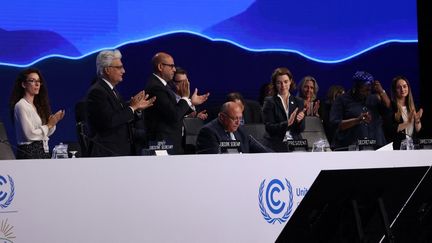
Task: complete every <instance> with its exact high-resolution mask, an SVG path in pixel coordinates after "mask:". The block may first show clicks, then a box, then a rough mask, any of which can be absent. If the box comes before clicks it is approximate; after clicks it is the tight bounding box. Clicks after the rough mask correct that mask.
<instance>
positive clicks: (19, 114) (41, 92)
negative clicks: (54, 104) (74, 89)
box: [10, 68, 64, 159]
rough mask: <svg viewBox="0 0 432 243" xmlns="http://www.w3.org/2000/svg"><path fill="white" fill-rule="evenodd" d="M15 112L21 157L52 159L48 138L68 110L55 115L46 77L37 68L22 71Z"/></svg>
mask: <svg viewBox="0 0 432 243" xmlns="http://www.w3.org/2000/svg"><path fill="white" fill-rule="evenodd" d="M10 108H11V111H13V112H12V113H13V120H14V124H15V131H16V138H17V143H18V149H17V159H43V158H49V147H48V140H49V138H48V137H49V136H50V135H51V134H53V133H54V131H55V129H56V124H57V122H59V121H60V120H61V119H63V117H64V110H59V111H58V112H56V113H55V114H53V115H51V108H50V105H49V100H48V92H47V89H46V85H45V81H44V78H43V76H42V74H41V72H40V71H39V70H38V69H36V68H28V69H25V70H23V71H22V72H20V73H19V74H18V77H17V78H16V80H15V84H14V87H13V90H12V95H11V98H10Z"/></svg>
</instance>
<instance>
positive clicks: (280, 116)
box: [263, 67, 305, 152]
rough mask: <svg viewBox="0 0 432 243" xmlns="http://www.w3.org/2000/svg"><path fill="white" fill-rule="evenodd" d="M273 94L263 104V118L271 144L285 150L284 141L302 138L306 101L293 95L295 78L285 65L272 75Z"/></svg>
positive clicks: (274, 148) (274, 147) (276, 148)
mask: <svg viewBox="0 0 432 243" xmlns="http://www.w3.org/2000/svg"><path fill="white" fill-rule="evenodd" d="M271 82H272V87H273V94H274V95H273V96H271V97H267V98H266V99H265V101H264V106H263V118H264V124H265V127H266V131H267V133H268V134H269V135H270V137H269V139H268V140H269V143H270V144H269V146H270V147H272V148H273V150H275V151H278V152H284V149H285V150H286V146H284V145H283V142H284V141H286V140H290V139H300V138H301V135H300V133H301V132H302V131H303V130H304V127H305V124H304V117H305V113H304V112H305V110H304V102H303V100H302V99H300V98H298V97H295V96H294V95H291V92H292V91H293V90H294V89H295V83H294V78H293V75H292V73H291V72H290V70H288V68H285V67H280V68H277V69H275V70H274V71H273V74H272V76H271Z"/></svg>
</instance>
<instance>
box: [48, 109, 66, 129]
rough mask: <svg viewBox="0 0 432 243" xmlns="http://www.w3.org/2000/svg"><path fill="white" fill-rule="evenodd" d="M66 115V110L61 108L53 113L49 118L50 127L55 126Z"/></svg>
mask: <svg viewBox="0 0 432 243" xmlns="http://www.w3.org/2000/svg"><path fill="white" fill-rule="evenodd" d="M64 115H65V111H64V110H59V111H57V112H56V113H55V114H52V115H50V116H49V118H48V122H47V126H48V128H53V127H54V126H55V125H56V124H57V123H58V122H59V121H60V120H61V119H63V117H64Z"/></svg>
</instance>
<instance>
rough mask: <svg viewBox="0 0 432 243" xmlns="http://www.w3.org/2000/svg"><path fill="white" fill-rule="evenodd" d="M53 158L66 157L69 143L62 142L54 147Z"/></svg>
mask: <svg viewBox="0 0 432 243" xmlns="http://www.w3.org/2000/svg"><path fill="white" fill-rule="evenodd" d="M51 158H53V159H66V158H69V156H68V145H67V144H63V143H60V144H58V145H56V146H55V147H54V148H53V153H52V157H51Z"/></svg>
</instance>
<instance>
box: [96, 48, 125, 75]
mask: <svg viewBox="0 0 432 243" xmlns="http://www.w3.org/2000/svg"><path fill="white" fill-rule="evenodd" d="M121 58H122V54H121V52H120V51H119V50H117V49H115V50H103V51H101V52H99V54H98V55H97V57H96V72H97V75H98V76H99V77H101V76H102V75H103V70H104V68H106V67H109V66H110V65H111V63H112V61H113V60H114V59H121Z"/></svg>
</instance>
